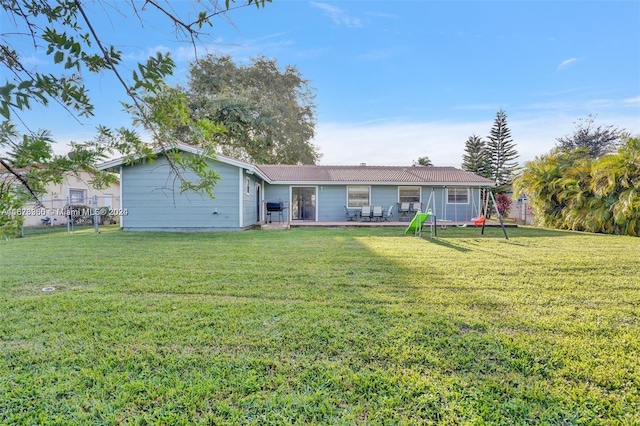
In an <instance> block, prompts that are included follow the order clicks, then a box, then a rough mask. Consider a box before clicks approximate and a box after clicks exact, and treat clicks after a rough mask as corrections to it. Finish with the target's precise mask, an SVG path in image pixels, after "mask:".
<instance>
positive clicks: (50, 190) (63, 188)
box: [24, 172, 120, 226]
mask: <svg viewBox="0 0 640 426" xmlns="http://www.w3.org/2000/svg"><path fill="white" fill-rule="evenodd" d="M90 180H91V175H90V174H89V173H87V172H80V173H78V175H77V176H76V175H74V174H70V175H69V176H68V177H67V178H66V179H65V180H64V181H63V182H62V183H60V184H49V185H47V186H46V193H45V194H43V195H41V196H40V203H41V204H42V206H43V207H44V208H42V209H37V208H36V204H35V203H29V204H28V205H27V206H25V210H26V211H31V210H34V211H35V212H36V213H37V214H35V215H25V216H24V219H25V222H24V226H38V225H44V224H48V225H64V224H66V223H67V216H66V214H65V213H66V210H68V209H67V208H66V207H67V206H68V205H69V204H71V205H74V206H77V205H87V206H89V207H94V201H97V207H106V208H107V209H109V210H118V209H120V183H119V182H116V183H113V184H111V185H110V186H109V187H108V188H106V189H102V190H98V189H95V188H94V187H93V186H91V184H89V181H90ZM116 217H117V216H116Z"/></svg>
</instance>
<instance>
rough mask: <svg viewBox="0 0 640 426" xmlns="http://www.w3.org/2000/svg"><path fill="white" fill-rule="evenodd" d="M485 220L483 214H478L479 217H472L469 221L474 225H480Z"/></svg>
mask: <svg viewBox="0 0 640 426" xmlns="http://www.w3.org/2000/svg"><path fill="white" fill-rule="evenodd" d="M485 220H487V218H486V217H484V216H480V217H472V218H471V221H472V222H473V223H474V224H475V225H476V226H482V225H484V222H485Z"/></svg>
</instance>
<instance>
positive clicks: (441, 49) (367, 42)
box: [2, 0, 640, 166]
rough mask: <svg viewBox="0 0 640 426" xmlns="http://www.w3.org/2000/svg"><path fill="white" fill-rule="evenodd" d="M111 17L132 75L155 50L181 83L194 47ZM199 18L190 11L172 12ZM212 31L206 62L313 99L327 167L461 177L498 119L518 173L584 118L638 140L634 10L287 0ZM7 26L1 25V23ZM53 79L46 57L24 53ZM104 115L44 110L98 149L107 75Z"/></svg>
mask: <svg viewBox="0 0 640 426" xmlns="http://www.w3.org/2000/svg"><path fill="white" fill-rule="evenodd" d="M114 4H116V6H114V7H110V6H107V7H105V8H104V9H102V10H101V7H99V6H97V5H95V4H92V5H90V6H88V7H89V9H90V11H91V13H92V14H93V15H92V16H93V19H95V20H96V25H97V27H98V31H99V32H100V33H101V34H102V37H103V39H104V40H103V41H104V42H106V43H108V44H114V45H115V46H116V47H118V48H120V49H122V50H123V51H124V53H125V57H126V58H127V61H126V62H125V64H124V65H125V66H126V67H127V68H128V69H132V68H133V67H134V66H135V61H136V60H142V59H143V58H144V57H145V55H148V54H150V53H153V52H155V51H158V50H162V51H171V52H172V54H173V57H174V59H175V60H176V62H177V63H178V70H177V72H176V75H175V76H174V77H173V79H172V82H174V83H184V82H185V81H186V71H187V68H188V62H189V61H191V60H193V59H194V52H193V49H192V48H191V47H190V46H189V45H188V44H186V43H178V42H176V41H175V39H174V34H173V31H172V30H171V27H170V24H169V23H168V22H167V21H166V20H165V19H162V17H160V16H158V15H151V14H148V15H145V13H143V14H142V17H143V19H146V23H145V24H144V28H143V29H141V28H139V27H140V26H139V23H138V21H137V20H136V19H135V18H128V19H124V18H123V16H122V15H121V14H120V13H118V12H117V8H119V9H120V10H122V11H125V10H127V9H126V6H124V3H120V4H118V3H114ZM171 6H172V7H174V8H175V9H176V10H177V11H179V12H180V13H192V12H189V11H191V10H194V9H193V8H192V7H191V6H190V4H189V3H188V2H171ZM228 18H229V20H230V22H229V21H224V20H218V21H215V25H214V27H213V28H211V29H209V30H208V31H209V32H210V37H206V38H204V39H203V40H202V43H200V44H199V45H198V52H199V54H201V55H202V54H204V53H219V54H230V55H232V56H233V57H234V58H235V59H236V60H237V61H239V62H248V60H249V58H250V57H251V56H255V55H258V54H263V55H265V56H267V57H269V58H277V59H278V62H279V64H281V65H282V66H284V65H286V64H292V65H295V66H296V67H297V68H298V69H299V71H300V72H301V73H302V75H303V77H304V78H306V79H308V80H310V85H311V87H313V88H314V89H315V93H316V95H317V97H316V104H317V127H316V133H317V135H316V138H315V140H314V143H315V144H316V145H317V146H318V147H319V149H320V151H321V152H322V153H323V158H322V159H321V164H358V163H361V162H366V163H367V164H381V165H383V164H393V165H406V164H411V162H412V160H414V159H417V158H418V157H420V156H424V155H426V156H428V157H429V158H430V159H431V160H432V161H433V162H434V164H435V165H451V166H459V165H460V163H461V158H462V155H463V152H464V143H465V141H466V139H467V138H468V137H469V136H470V135H471V134H473V133H475V134H477V135H480V136H482V137H486V135H488V134H489V131H490V129H491V125H492V123H493V119H494V118H495V114H496V112H497V111H498V110H499V109H500V108H503V109H504V110H505V111H506V112H507V115H508V124H509V127H510V129H511V132H512V136H513V139H514V142H515V143H516V147H517V149H518V151H519V153H520V158H519V161H520V162H521V163H523V162H525V161H527V160H530V159H533V158H534V157H535V156H536V155H540V154H543V153H545V152H548V151H549V150H550V149H551V148H552V147H553V146H554V144H555V138H556V137H561V136H564V135H566V134H568V133H571V132H572V130H573V129H574V124H573V122H575V121H576V120H577V119H578V118H581V117H587V116H588V115H589V114H597V115H598V118H597V123H600V124H612V125H614V126H616V127H620V128H625V129H627V130H628V131H630V132H631V133H633V134H638V133H640V2H638V1H622V2H615V1H564V2H555V1H533V2H528V1H468V2H463V1H446V2H445V1H335V2H322V1H311V2H309V1H282V0H274V2H273V3H270V4H267V5H266V7H265V8H264V9H260V10H257V9H256V8H254V7H250V8H243V9H239V10H235V11H232V12H230V13H229V14H228ZM5 19H6V18H3V22H2V26H3V28H5V25H6V24H7V23H6V21H5ZM24 49H25V50H24V55H25V56H26V57H28V58H30V60H31V62H32V64H34V65H36V66H38V67H40V68H41V70H44V69H46V67H47V65H46V61H47V59H46V57H45V56H44V52H38V53H34V52H33V49H31V50H29V48H28V46H27V45H25V46H24ZM87 84H88V85H89V87H90V88H91V93H92V96H93V100H94V101H95V103H96V117H94V118H92V119H81V122H82V123H78V122H76V121H75V120H74V119H72V118H69V117H68V114H67V113H66V112H64V111H54V110H55V109H56V108H55V107H52V108H48V109H47V110H46V111H45V110H40V109H38V110H36V111H34V114H32V115H31V118H32V117H34V116H35V117H36V118H37V120H38V125H39V126H40V127H46V128H51V129H52V130H53V133H54V136H55V137H56V138H57V139H58V140H60V141H62V142H66V141H69V140H76V141H82V140H85V139H90V138H91V137H92V136H93V135H94V134H95V132H94V128H95V126H96V125H97V124H100V123H102V124H106V125H111V126H127V125H129V121H128V118H127V116H126V115H125V114H123V113H122V112H121V111H120V110H121V107H120V104H119V102H118V101H120V100H124V99H125V95H124V89H122V88H121V87H119V86H117V85H116V84H115V79H114V77H113V76H112V75H109V74H105V75H102V76H99V77H93V76H87Z"/></svg>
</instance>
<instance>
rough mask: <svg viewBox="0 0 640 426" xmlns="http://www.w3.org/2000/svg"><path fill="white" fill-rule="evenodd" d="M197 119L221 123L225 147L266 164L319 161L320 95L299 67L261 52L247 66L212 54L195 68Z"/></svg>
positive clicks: (192, 89) (192, 99)
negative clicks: (317, 120) (317, 114)
mask: <svg viewBox="0 0 640 426" xmlns="http://www.w3.org/2000/svg"><path fill="white" fill-rule="evenodd" d="M187 93H188V98H189V105H190V108H191V109H192V113H193V115H194V117H195V118H196V119H208V120H211V121H213V122H216V123H221V124H223V125H224V126H225V127H226V131H225V132H223V133H220V134H217V135H215V136H214V139H215V140H216V142H217V145H218V147H219V149H220V152H221V153H223V154H226V155H230V156H232V157H236V158H239V159H243V160H246V161H251V162H255V163H264V164H315V163H316V162H317V161H318V159H319V158H320V154H319V152H318V149H317V148H316V147H315V146H314V145H313V144H312V143H311V140H312V138H313V136H314V128H315V104H314V97H315V95H314V94H313V92H312V90H311V88H310V87H309V84H308V81H307V80H305V79H303V78H302V76H301V74H300V72H299V71H298V69H297V68H296V67H295V66H292V65H287V66H285V67H284V68H282V69H281V68H280V67H278V64H277V62H276V60H275V59H267V58H265V57H263V56H259V57H256V58H252V59H251V63H250V64H247V65H238V64H236V63H235V62H234V61H233V59H232V58H231V57H230V56H215V55H208V56H206V57H205V58H203V59H201V60H199V61H197V62H194V63H193V64H192V65H191V68H190V74H189V87H188V89H187Z"/></svg>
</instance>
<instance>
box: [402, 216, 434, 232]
mask: <svg viewBox="0 0 640 426" xmlns="http://www.w3.org/2000/svg"><path fill="white" fill-rule="evenodd" d="M429 216H431V211H428V212H426V213H422V212H420V211H418V212H417V213H416V215H415V216H414V217H413V220H411V223H410V224H409V226H408V227H407V229H406V230H405V231H404V233H405V234H408V233H409V232H413V234H414V235H415V234H417V233H419V232H420V231H422V225H424V223H425V222H426V220H427V219H429Z"/></svg>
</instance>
